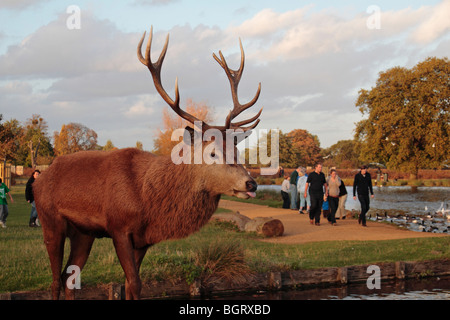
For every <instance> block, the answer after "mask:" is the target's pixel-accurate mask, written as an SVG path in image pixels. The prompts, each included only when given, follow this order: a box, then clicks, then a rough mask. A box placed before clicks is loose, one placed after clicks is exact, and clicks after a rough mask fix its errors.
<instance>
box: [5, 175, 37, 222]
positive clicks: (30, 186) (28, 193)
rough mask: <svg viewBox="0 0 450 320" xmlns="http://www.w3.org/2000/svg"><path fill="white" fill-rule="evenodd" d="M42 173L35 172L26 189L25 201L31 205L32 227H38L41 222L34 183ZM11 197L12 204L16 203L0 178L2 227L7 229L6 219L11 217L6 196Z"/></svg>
mask: <svg viewBox="0 0 450 320" xmlns="http://www.w3.org/2000/svg"><path fill="white" fill-rule="evenodd" d="M40 173H41V172H40V171H39V170H34V171H33V173H32V175H31V177H30V178H29V179H28V181H27V185H26V187H25V199H26V200H27V201H28V203H29V204H31V212H30V222H29V224H28V225H29V226H30V227H38V226H39V221H38V214H37V211H36V205H35V203H34V196H33V182H34V181H35V180H36V178H37V177H38V176H39V174H40ZM7 195H8V196H9V198H10V200H11V203H13V202H14V199H13V197H12V195H11V192H10V190H9V188H8V186H7V185H6V184H5V183H4V182H3V181H2V179H1V178H0V227H2V228H6V218H7V217H8V215H9V211H8V201H7V198H6V196H7Z"/></svg>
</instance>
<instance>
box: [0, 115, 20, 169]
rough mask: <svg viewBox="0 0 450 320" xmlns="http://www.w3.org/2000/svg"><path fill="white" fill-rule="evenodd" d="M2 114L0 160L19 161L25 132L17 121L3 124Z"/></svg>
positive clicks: (12, 120) (0, 119) (0, 116)
mask: <svg viewBox="0 0 450 320" xmlns="http://www.w3.org/2000/svg"><path fill="white" fill-rule="evenodd" d="M2 117H3V116H2V115H1V114H0V160H17V158H18V156H17V155H18V151H19V149H20V145H21V141H22V140H23V135H24V130H23V127H22V126H21V125H20V123H19V121H17V120H16V119H11V120H9V121H6V122H5V123H3V124H2V123H1V121H2Z"/></svg>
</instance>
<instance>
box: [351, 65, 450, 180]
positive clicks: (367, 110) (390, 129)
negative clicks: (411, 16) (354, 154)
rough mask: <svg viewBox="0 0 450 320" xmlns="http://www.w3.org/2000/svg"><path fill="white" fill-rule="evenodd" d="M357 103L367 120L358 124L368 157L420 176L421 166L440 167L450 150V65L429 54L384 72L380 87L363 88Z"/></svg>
mask: <svg viewBox="0 0 450 320" xmlns="http://www.w3.org/2000/svg"><path fill="white" fill-rule="evenodd" d="M356 106H357V107H359V110H360V111H361V113H362V114H363V115H365V114H367V115H368V118H367V119H365V120H362V121H360V122H358V123H357V127H356V133H355V137H356V139H357V140H358V141H359V142H361V157H362V159H363V160H364V161H376V162H381V163H384V164H386V166H387V167H388V168H394V169H399V170H403V171H404V172H408V173H410V175H411V177H412V178H414V177H417V173H418V170H419V168H441V167H442V166H443V164H444V162H445V161H448V158H449V150H450V128H449V121H450V114H449V106H450V63H449V60H448V59H447V58H443V59H438V58H428V59H426V60H425V61H423V62H420V63H418V64H417V65H416V66H415V67H413V68H412V69H406V68H401V67H395V68H392V69H389V70H387V71H386V72H382V73H380V76H379V78H378V80H377V83H376V86H375V87H374V88H372V89H371V90H370V91H367V90H360V92H359V97H358V100H357V102H356Z"/></svg>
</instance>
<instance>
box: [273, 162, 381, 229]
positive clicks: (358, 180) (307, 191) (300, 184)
mask: <svg viewBox="0 0 450 320" xmlns="http://www.w3.org/2000/svg"><path fill="white" fill-rule="evenodd" d="M360 169H361V170H360V172H358V173H357V174H356V175H355V178H354V182H353V199H355V200H356V196H358V200H359V202H360V204H361V214H360V215H359V219H358V222H359V223H360V224H361V225H362V226H364V227H365V226H367V225H366V213H367V212H368V211H369V208H370V197H369V193H370V195H371V197H372V198H373V197H374V195H373V188H372V179H371V176H370V174H369V173H368V172H367V167H366V166H362V167H361V168H360ZM281 195H282V197H283V208H286V209H287V208H290V209H292V210H299V212H300V213H305V210H306V213H308V214H309V219H310V223H311V224H315V225H317V226H320V215H321V212H322V208H323V205H324V203H326V204H328V206H329V209H330V212H329V213H328V215H327V220H328V222H329V223H330V224H331V225H336V219H339V218H342V219H345V202H346V200H347V190H346V188H345V184H344V181H343V180H342V179H341V178H340V177H339V176H338V175H337V172H336V170H335V169H331V171H330V175H329V176H328V178H325V175H324V173H323V172H322V164H320V163H318V164H316V165H315V166H314V171H313V172H311V173H310V174H309V175H308V174H306V170H305V168H302V167H299V168H297V169H296V170H294V172H293V173H292V174H291V175H290V176H285V180H284V181H283V184H282V186H281ZM298 197H300V201H298ZM297 203H300V207H299V208H297ZM304 209H305V210H304Z"/></svg>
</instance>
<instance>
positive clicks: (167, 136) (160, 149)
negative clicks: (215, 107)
mask: <svg viewBox="0 0 450 320" xmlns="http://www.w3.org/2000/svg"><path fill="white" fill-rule="evenodd" d="M186 112H188V113H190V114H192V115H194V116H195V117H196V118H198V119H199V120H203V121H205V122H211V121H212V119H211V116H210V114H209V107H208V106H207V105H206V104H205V103H195V102H194V101H192V99H188V100H187V106H186ZM186 126H190V127H192V124H191V123H189V122H187V121H186V120H183V119H182V118H181V117H180V116H178V115H177V114H175V113H173V112H171V111H170V110H169V109H168V108H167V107H166V108H164V110H163V130H161V129H158V133H157V138H156V139H155V140H154V146H155V148H154V150H153V153H154V154H156V155H170V153H171V152H172V149H173V147H175V146H176V145H177V144H178V143H179V141H172V139H171V138H172V133H173V131H174V130H176V129H179V128H185V127H186Z"/></svg>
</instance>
